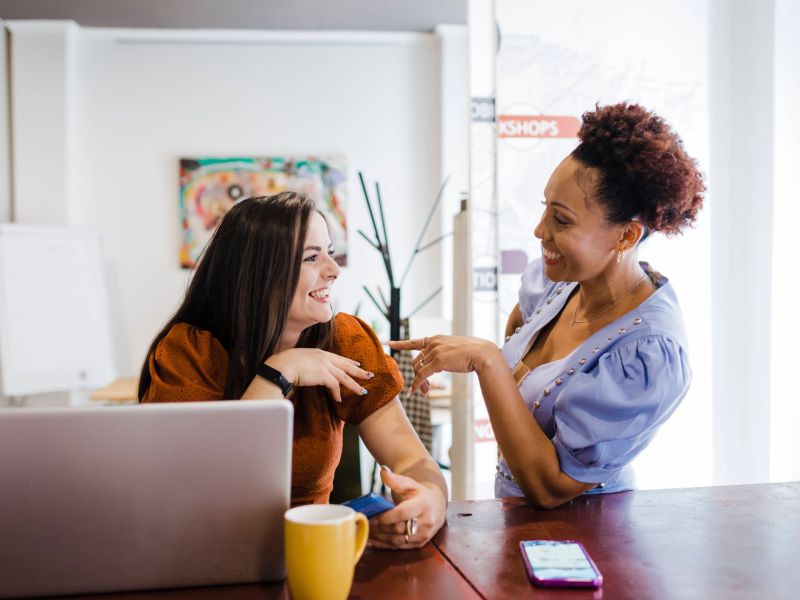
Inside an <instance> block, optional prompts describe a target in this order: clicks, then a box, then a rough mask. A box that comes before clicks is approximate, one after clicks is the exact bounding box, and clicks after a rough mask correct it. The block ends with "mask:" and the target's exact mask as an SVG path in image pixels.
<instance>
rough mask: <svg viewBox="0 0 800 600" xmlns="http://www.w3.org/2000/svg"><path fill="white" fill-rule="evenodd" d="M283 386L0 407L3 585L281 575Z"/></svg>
mask: <svg viewBox="0 0 800 600" xmlns="http://www.w3.org/2000/svg"><path fill="white" fill-rule="evenodd" d="M292 423H293V421H292V405H291V403H290V402H287V401H285V400H256V401H239V402H230V401H229V402H198V403H168V404H142V405H131V406H107V407H77V408H76V407H73V408H52V409H50V408H48V409H41V408H40V409H23V408H20V409H8V410H4V411H0V597H9V596H33V595H50V594H73V593H88V592H104V591H119V590H134V589H155V588H169V587H184V586H198V585H217V584H226V583H245V582H257V581H273V580H279V579H282V578H283V577H284V576H285V567H284V559H283V513H284V511H285V510H286V509H287V508H288V507H289V499H290V492H291V451H292Z"/></svg>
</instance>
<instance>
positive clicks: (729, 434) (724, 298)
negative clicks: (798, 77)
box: [709, 0, 797, 484]
mask: <svg viewBox="0 0 800 600" xmlns="http://www.w3.org/2000/svg"><path fill="white" fill-rule="evenodd" d="M709 23H710V24H711V29H710V32H709V33H710V41H711V56H710V69H709V75H710V90H711V107H712V108H711V111H710V117H711V178H710V185H709V188H710V190H711V193H710V200H711V205H712V214H713V219H712V224H711V239H712V255H711V256H712V303H713V304H712V306H713V312H712V314H713V319H714V320H713V334H712V338H713V341H712V347H713V362H712V373H713V384H712V385H713V415H714V418H713V429H712V432H711V433H712V439H713V445H712V446H713V471H714V483H718V484H725V483H750V482H763V481H767V479H768V477H769V450H770V441H769V436H770V300H769V295H770V289H771V272H772V268H771V267H772V264H771V258H772V218H773V217H772V210H773V136H774V133H773V132H774V120H773V110H774V109H773V100H774V88H773V83H774V78H773V72H774V67H773V60H774V58H773V56H774V55H773V52H774V38H773V34H774V2H773V1H772V0H766V1H764V0H742V1H739V2H728V1H727V0H712V2H711V19H710V20H709ZM796 62H797V61H796V57H795V59H794V63H796Z"/></svg>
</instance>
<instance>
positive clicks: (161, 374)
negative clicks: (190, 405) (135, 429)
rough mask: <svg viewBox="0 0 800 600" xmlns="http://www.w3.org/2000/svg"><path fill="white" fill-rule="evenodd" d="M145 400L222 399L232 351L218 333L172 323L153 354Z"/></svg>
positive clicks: (143, 399)
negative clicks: (218, 336) (219, 337)
mask: <svg viewBox="0 0 800 600" xmlns="http://www.w3.org/2000/svg"><path fill="white" fill-rule="evenodd" d="M148 368H149V371H150V377H151V381H150V385H149V386H148V389H147V391H146V393H145V394H144V396H143V398H142V402H180V401H201V400H221V399H222V398H223V395H224V388H225V381H226V378H227V370H228V353H227V351H226V350H225V348H224V347H223V345H222V344H221V343H220V342H219V340H217V338H216V337H214V335H213V334H212V333H211V332H209V331H206V330H204V329H200V328H199V327H196V326H194V325H190V324H189V323H176V324H175V325H173V326H172V327H170V329H169V331H167V333H166V334H165V335H164V337H163V338H162V339H161V341H160V342H159V343H158V345H157V346H156V349H155V352H153V353H152V355H151V356H150V358H149V361H148Z"/></svg>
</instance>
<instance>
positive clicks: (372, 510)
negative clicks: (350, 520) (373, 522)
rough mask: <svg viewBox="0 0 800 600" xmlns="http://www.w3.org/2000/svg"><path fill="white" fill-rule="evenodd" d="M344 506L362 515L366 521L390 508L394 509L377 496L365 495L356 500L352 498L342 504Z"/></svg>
mask: <svg viewBox="0 0 800 600" xmlns="http://www.w3.org/2000/svg"><path fill="white" fill-rule="evenodd" d="M342 504H344V505H345V506H349V507H350V508H352V509H353V510H355V511H358V512H360V513H362V514H363V515H364V516H365V517H367V518H368V519H371V518H372V517H374V516H375V515H379V514H381V513H382V512H386V511H387V510H389V509H390V508H394V504H393V503H392V502H390V501H389V500H387V499H386V498H384V497H383V496H378V494H366V495H364V496H360V497H358V498H353V499H352V500H348V501H347V502H343V503H342Z"/></svg>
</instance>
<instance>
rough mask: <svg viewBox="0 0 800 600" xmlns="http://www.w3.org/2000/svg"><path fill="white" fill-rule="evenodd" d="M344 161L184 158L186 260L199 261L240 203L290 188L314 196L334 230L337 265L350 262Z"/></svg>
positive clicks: (331, 157)
mask: <svg viewBox="0 0 800 600" xmlns="http://www.w3.org/2000/svg"><path fill="white" fill-rule="evenodd" d="M346 183H347V181H346V172H345V161H344V157H343V156H340V155H329V156H319V157H316V156H302V157H301V156H272V157H251V158H182V159H181V161H180V220H181V235H182V237H181V248H180V262H181V266H182V267H185V268H192V267H194V265H195V264H196V263H197V260H198V258H199V257H200V253H201V252H202V251H203V248H204V247H205V245H206V243H207V242H208V240H209V238H210V237H211V234H212V233H213V232H214V229H215V228H216V226H217V224H218V223H219V221H220V219H221V218H222V216H223V215H224V214H225V213H226V212H228V210H230V208H231V207H232V206H233V205H234V204H235V203H236V202H238V201H239V200H243V199H244V198H250V197H252V196H267V195H270V194H276V193H278V192H282V191H285V190H291V191H295V192H303V193H305V194H307V195H308V196H310V197H312V198H314V199H315V200H316V202H317V206H318V207H319V209H320V211H321V212H322V213H323V214H324V215H325V218H326V220H327V221H328V227H329V229H330V235H331V241H332V242H333V249H334V251H335V253H336V255H335V256H336V262H338V263H339V264H340V265H346V264H347V220H346V213H345V207H346Z"/></svg>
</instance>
